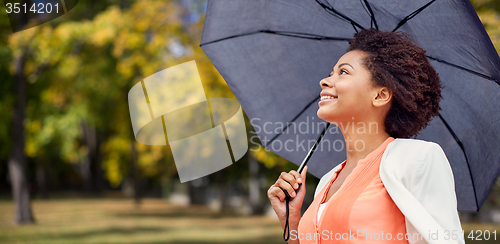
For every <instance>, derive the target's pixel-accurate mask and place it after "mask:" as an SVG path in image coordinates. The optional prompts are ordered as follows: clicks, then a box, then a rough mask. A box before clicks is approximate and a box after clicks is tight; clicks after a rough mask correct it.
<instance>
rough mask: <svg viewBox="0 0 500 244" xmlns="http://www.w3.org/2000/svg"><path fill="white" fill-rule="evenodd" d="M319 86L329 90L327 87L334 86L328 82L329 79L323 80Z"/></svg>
mask: <svg viewBox="0 0 500 244" xmlns="http://www.w3.org/2000/svg"><path fill="white" fill-rule="evenodd" d="M319 85H320V86H321V88H327V87H332V86H333V84H332V82H331V81H328V80H327V78H324V79H322V80H321V81H320V82H319Z"/></svg>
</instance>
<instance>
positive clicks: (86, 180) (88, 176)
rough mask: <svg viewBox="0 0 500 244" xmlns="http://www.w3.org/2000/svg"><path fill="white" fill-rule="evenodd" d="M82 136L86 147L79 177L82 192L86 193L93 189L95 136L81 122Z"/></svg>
mask: <svg viewBox="0 0 500 244" xmlns="http://www.w3.org/2000/svg"><path fill="white" fill-rule="evenodd" d="M81 128H82V134H83V141H84V144H85V145H86V146H87V149H88V151H87V154H86V155H85V157H84V158H83V162H82V163H81V164H80V175H81V176H82V178H83V184H84V190H85V191H86V192H92V191H93V190H94V189H95V187H94V184H93V183H94V175H93V170H92V169H93V167H92V166H93V165H94V164H95V158H96V157H95V155H96V135H95V129H94V127H93V126H91V125H89V124H88V123H87V122H85V121H83V122H81Z"/></svg>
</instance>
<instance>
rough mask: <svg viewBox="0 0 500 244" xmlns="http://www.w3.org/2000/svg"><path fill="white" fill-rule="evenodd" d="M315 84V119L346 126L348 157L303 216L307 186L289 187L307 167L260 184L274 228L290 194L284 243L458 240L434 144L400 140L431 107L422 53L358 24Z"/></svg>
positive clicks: (442, 161) (452, 201)
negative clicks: (343, 49)
mask: <svg viewBox="0 0 500 244" xmlns="http://www.w3.org/2000/svg"><path fill="white" fill-rule="evenodd" d="M320 86H321V88H322V92H321V94H320V96H321V100H320V102H319V104H318V105H319V109H318V112H317V115H318V117H319V118H321V119H323V120H325V121H327V122H330V123H333V124H337V125H339V124H344V125H345V124H350V125H351V126H354V127H353V128H349V130H345V131H343V132H342V133H343V136H344V139H345V141H346V142H347V143H346V145H345V146H346V154H347V155H346V156H347V160H346V161H344V162H342V163H341V164H339V165H337V166H336V167H335V168H333V169H332V170H331V171H330V172H328V173H327V174H325V175H324V176H323V177H322V178H321V180H320V183H319V184H318V187H317V188H316V192H315V198H314V201H313V202H312V203H311V205H310V206H309V207H308V209H307V211H306V212H305V213H304V215H303V216H302V217H301V214H300V209H301V206H302V201H303V199H304V195H305V191H306V190H305V187H301V189H300V190H299V191H296V190H297V189H298V187H299V184H303V183H305V180H306V172H307V167H306V168H305V169H304V171H303V172H302V174H299V173H298V172H296V171H294V170H292V171H290V172H289V173H286V172H282V173H281V175H280V177H279V179H278V180H277V181H276V183H275V184H274V185H272V186H271V187H270V188H269V190H268V197H269V200H270V201H271V204H272V206H273V209H274V211H275V212H276V214H277V215H278V218H279V220H280V223H281V226H282V227H283V228H284V227H285V222H286V219H287V216H286V210H285V207H286V206H285V201H284V199H285V196H286V195H285V193H284V192H283V191H287V193H288V194H289V195H290V196H291V197H292V199H291V201H290V203H289V204H290V206H289V207H290V209H289V228H290V239H289V240H288V242H289V243H302V244H303V243H398V244H401V243H411V244H413V243H436V244H437V243H465V242H464V240H463V231H462V228H461V226H460V220H459V217H458V212H457V203H456V196H455V190H454V180H453V174H452V171H451V168H450V166H449V163H448V160H447V159H446V156H445V155H444V153H443V151H442V149H441V147H439V145H437V144H435V143H432V142H425V141H421V140H416V139H406V138H410V137H412V136H416V135H417V134H418V133H419V131H420V130H422V129H423V128H425V127H426V126H427V125H428V123H429V121H430V120H431V118H432V117H434V116H436V115H438V111H439V110H440V107H439V101H440V100H441V88H442V86H441V84H440V80H439V77H438V74H437V73H436V71H435V70H434V69H433V67H432V66H431V65H430V64H429V62H428V60H427V58H426V56H425V51H424V50H423V49H421V48H420V47H418V46H417V45H415V44H414V43H413V41H412V40H411V39H410V38H409V36H407V35H405V34H403V33H392V32H383V31H378V30H374V29H369V30H362V31H360V32H359V33H356V34H355V35H354V39H353V40H351V41H350V42H349V48H348V50H347V53H346V54H345V55H344V56H342V57H341V58H340V59H339V60H338V62H337V64H336V65H335V66H334V67H333V70H332V72H331V74H330V76H329V77H326V78H324V79H323V80H321V81H320ZM372 125H376V126H375V127H374V128H376V129H373V130H372V129H371V128H372V127H371V126H372ZM367 127H370V128H369V129H367ZM349 142H351V143H349ZM352 142H362V143H352ZM356 145H358V146H356ZM359 145H364V146H363V147H361V146H359Z"/></svg>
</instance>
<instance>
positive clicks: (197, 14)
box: [0, 0, 500, 244]
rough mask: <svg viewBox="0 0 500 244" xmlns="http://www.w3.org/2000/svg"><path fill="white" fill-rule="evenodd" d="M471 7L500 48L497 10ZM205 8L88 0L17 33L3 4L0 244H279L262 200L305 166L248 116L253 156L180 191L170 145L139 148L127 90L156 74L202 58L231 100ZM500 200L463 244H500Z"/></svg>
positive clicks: (491, 202) (490, 5) (209, 76)
mask: <svg viewBox="0 0 500 244" xmlns="http://www.w3.org/2000/svg"><path fill="white" fill-rule="evenodd" d="M471 2H472V4H473V6H474V7H475V9H476V11H477V13H478V15H479V17H480V19H481V21H482V22H483V24H484V26H485V28H486V30H487V32H488V34H489V35H490V38H491V39H492V41H493V43H494V45H495V47H496V48H497V50H500V1H498V0H472V1H471ZM205 10H206V0H168V1H156V0H136V1H134V0H123V1H119V0H99V1H98V0H81V1H80V2H79V3H78V5H77V6H76V7H74V8H73V9H72V10H71V11H70V12H68V13H67V14H65V15H63V16H62V17H59V18H57V19H55V20H52V21H50V22H49V23H45V24H42V25H39V26H37V27H34V28H30V29H28V30H25V31H21V32H17V33H14V34H13V33H12V31H11V28H10V25H9V19H8V17H7V14H6V9H5V6H4V5H1V6H0V79H1V81H0V243H2V244H3V243H207V244H208V243H284V241H283V240H282V234H283V232H282V229H281V227H280V225H279V222H278V221H277V219H276V218H275V216H273V214H274V212H273V211H272V208H270V204H269V201H268V199H267V196H266V193H267V189H268V188H269V186H270V185H271V184H273V183H274V182H275V181H276V179H277V177H278V175H279V173H280V172H282V171H289V170H291V169H296V168H297V166H296V165H294V164H292V163H290V162H288V161H286V160H284V159H282V158H280V157H279V156H277V155H275V154H273V153H271V152H267V151H265V150H263V149H262V148H261V147H260V146H259V145H260V143H259V140H258V138H257V136H256V134H255V133H253V128H252V126H251V123H250V121H248V118H246V117H245V119H246V125H247V131H248V138H249V151H248V153H247V154H246V155H245V156H244V157H243V158H242V159H240V160H239V161H237V162H236V163H235V164H233V165H231V166H229V167H227V168H225V169H223V170H221V171H219V172H216V173H214V174H211V175H209V176H206V177H203V178H200V179H197V180H194V181H190V182H186V183H183V184H181V183H180V180H179V177H178V175H177V170H176V167H175V164H174V161H173V157H172V154H171V152H170V149H169V147H168V146H147V145H143V144H140V143H137V142H136V141H135V139H134V135H133V131H132V126H131V123H130V116H129V110H128V102H127V94H128V91H129V90H130V88H131V87H132V86H133V85H135V84H136V83H137V82H140V80H142V79H143V78H145V77H147V76H150V75H151V74H154V73H156V72H157V71H159V70H163V69H165V68H168V67H171V66H174V65H177V64H180V63H183V62H187V61H190V60H196V63H197V66H198V70H199V72H200V76H201V80H202V83H203V88H204V90H205V93H206V95H207V97H209V98H217V97H226V98H235V97H234V95H233V93H232V92H231V90H230V89H229V87H228V86H227V85H226V83H225V82H224V80H223V79H222V77H221V76H220V75H219V74H218V72H217V70H216V69H215V68H214V67H213V65H212V64H211V62H210V60H209V59H208V58H207V57H206V56H205V54H204V53H203V51H202V50H201V48H200V47H199V44H200V39H201V32H202V28H203V21H204V12H205ZM242 11H244V10H242ZM32 21H37V20H36V19H35V20H32ZM334 62H335V60H332V64H333V63H334ZM317 182H318V179H317V178H315V177H314V176H312V175H309V177H308V178H307V186H306V187H307V192H308V194H307V196H306V199H305V202H304V207H303V210H305V208H307V206H308V205H309V203H310V202H311V201H312V198H313V196H312V195H313V193H314V190H315V186H316V184H317ZM13 186H15V187H13ZM499 194H500V182H497V184H496V185H495V186H494V188H493V190H492V191H491V193H490V195H489V197H488V199H487V200H486V202H485V203H484V205H483V206H482V208H481V211H480V212H479V213H460V214H461V215H460V216H461V220H462V225H463V228H464V230H465V233H466V236H467V235H468V234H469V233H470V231H474V235H475V236H477V235H479V234H480V232H477V231H481V232H482V233H483V239H484V237H485V236H484V233H485V232H486V231H489V232H490V233H491V238H490V239H491V240H490V241H481V240H470V239H467V238H466V241H467V243H500V199H499ZM14 195H15V196H17V197H16V198H17V199H19V201H18V202H17V207H16V205H15V202H14V200H13V199H14ZM495 230H496V232H495V235H498V236H496V238H497V240H496V241H494V240H492V239H493V237H494V234H493V231H495Z"/></svg>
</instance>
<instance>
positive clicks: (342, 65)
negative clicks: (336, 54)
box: [317, 50, 380, 123]
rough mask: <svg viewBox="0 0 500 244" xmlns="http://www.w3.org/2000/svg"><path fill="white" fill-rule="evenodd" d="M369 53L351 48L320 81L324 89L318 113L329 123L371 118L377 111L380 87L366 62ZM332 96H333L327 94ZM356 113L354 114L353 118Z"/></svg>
mask: <svg viewBox="0 0 500 244" xmlns="http://www.w3.org/2000/svg"><path fill="white" fill-rule="evenodd" d="M366 56H367V53H365V52H363V51H359V50H352V51H350V52H348V53H346V54H344V56H342V57H341V58H340V59H339V61H338V62H337V64H336V65H335V66H334V68H333V71H332V73H331V74H330V76H329V77H326V78H324V79H322V80H321V81H320V86H321V88H322V89H323V90H322V92H321V100H320V102H319V103H318V105H319V109H318V112H317V115H318V117H319V118H321V119H323V120H325V121H327V122H330V123H346V122H355V121H368V120H371V119H373V116H374V115H376V114H377V113H375V108H376V107H375V106H374V100H375V98H376V97H377V93H378V91H379V89H380V88H379V87H376V86H375V85H374V83H373V82H372V78H371V73H370V71H369V70H368V69H367V68H366V67H365V65H364V64H363V59H364V58H365V57H366ZM325 96H330V97H325ZM353 117H354V118H353Z"/></svg>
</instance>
